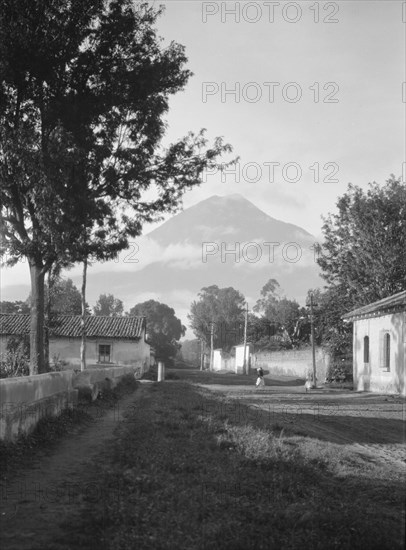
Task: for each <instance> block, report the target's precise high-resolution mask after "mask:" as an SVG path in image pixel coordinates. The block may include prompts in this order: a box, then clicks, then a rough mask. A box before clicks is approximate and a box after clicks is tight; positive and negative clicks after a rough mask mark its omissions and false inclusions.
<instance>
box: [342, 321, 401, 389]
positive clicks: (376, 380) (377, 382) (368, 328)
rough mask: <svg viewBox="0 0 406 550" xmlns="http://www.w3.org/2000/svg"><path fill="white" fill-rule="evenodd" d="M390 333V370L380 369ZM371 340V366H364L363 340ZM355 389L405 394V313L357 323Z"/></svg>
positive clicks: (354, 339) (355, 332) (355, 322)
mask: <svg viewBox="0 0 406 550" xmlns="http://www.w3.org/2000/svg"><path fill="white" fill-rule="evenodd" d="M385 331H387V332H388V333H389V334H390V371H389V372H387V371H385V370H384V369H383V368H382V367H381V353H382V346H381V339H382V335H383V333H384V332H385ZM365 336H368V337H369V363H364V337H365ZM353 355H354V387H355V388H356V389H358V390H359V391H375V392H382V393H400V394H403V395H406V388H405V369H406V312H400V313H395V314H392V315H382V316H380V317H373V318H368V319H360V320H358V321H354V338H353Z"/></svg>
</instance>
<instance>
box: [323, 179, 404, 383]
mask: <svg viewBox="0 0 406 550" xmlns="http://www.w3.org/2000/svg"><path fill="white" fill-rule="evenodd" d="M323 234H324V242H323V244H322V246H321V247H319V257H318V260H317V261H318V264H319V265H320V267H321V269H322V276H323V277H324V279H325V280H326V282H327V288H326V289H325V290H324V291H319V292H318V293H315V296H316V301H317V302H318V307H317V308H316V313H315V326H316V331H317V336H318V338H319V340H320V341H321V342H322V344H323V346H324V347H325V348H326V349H327V350H328V352H329V353H330V355H331V358H332V374H331V375H330V377H332V378H334V372H335V371H336V370H337V371H339V372H340V373H341V371H342V370H343V364H345V365H346V369H347V371H348V372H349V371H350V370H351V363H350V361H349V358H350V357H351V355H352V326H351V324H349V323H344V322H343V321H342V319H341V316H342V315H344V313H348V311H351V310H352V309H355V308H357V307H360V306H363V305H366V304H368V303H371V302H374V301H376V300H380V299H382V298H386V297H388V296H391V295H392V294H395V293H397V292H401V291H403V290H405V289H406V184H405V183H403V182H401V180H400V179H396V178H395V177H394V176H391V177H390V178H389V179H388V180H387V181H386V183H385V184H384V185H378V184H377V183H375V182H374V183H371V184H369V186H368V189H367V190H366V191H364V190H362V189H361V188H360V187H357V186H355V185H351V184H350V185H349V186H348V189H347V192H346V193H345V194H344V195H343V196H342V197H340V198H339V200H338V202H337V212H336V213H334V214H329V216H328V217H327V218H326V219H325V220H324V225H323ZM348 372H347V374H348Z"/></svg>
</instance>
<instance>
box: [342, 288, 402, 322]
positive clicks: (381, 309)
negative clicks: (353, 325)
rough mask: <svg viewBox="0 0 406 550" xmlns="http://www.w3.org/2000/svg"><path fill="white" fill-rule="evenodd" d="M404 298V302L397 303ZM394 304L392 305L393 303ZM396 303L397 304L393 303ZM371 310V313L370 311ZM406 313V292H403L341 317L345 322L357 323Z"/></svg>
mask: <svg viewBox="0 0 406 550" xmlns="http://www.w3.org/2000/svg"><path fill="white" fill-rule="evenodd" d="M399 298H400V299H401V300H402V298H403V300H404V301H403V302H402V301H400V302H396V300H397V299H399ZM391 302H392V303H391ZM393 302H395V303H393ZM365 310H366V311H365ZM368 310H369V311H368ZM403 311H406V291H405V290H402V291H401V292H397V293H396V294H393V295H392V296H387V297H386V298H382V299H381V300H377V301H376V302H372V303H371V304H367V305H365V306H360V307H358V308H356V309H353V310H352V311H349V312H348V313H345V314H344V315H342V316H341V319H343V321H350V322H351V321H355V320H357V321H358V320H360V319H369V318H372V317H382V316H384V315H392V314H394V313H401V312H403Z"/></svg>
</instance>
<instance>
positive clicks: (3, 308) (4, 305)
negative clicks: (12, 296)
mask: <svg viewBox="0 0 406 550" xmlns="http://www.w3.org/2000/svg"><path fill="white" fill-rule="evenodd" d="M0 313H15V314H27V313H30V305H29V301H28V300H26V301H25V302H23V301H21V300H16V301H15V302H8V301H7V300H4V301H2V302H0Z"/></svg>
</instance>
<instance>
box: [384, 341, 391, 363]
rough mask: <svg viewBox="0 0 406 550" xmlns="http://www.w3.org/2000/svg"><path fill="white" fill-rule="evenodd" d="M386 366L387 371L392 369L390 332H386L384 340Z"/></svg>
mask: <svg viewBox="0 0 406 550" xmlns="http://www.w3.org/2000/svg"><path fill="white" fill-rule="evenodd" d="M384 357H385V360H384V366H385V369H386V370H387V371H390V334H385V340H384Z"/></svg>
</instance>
